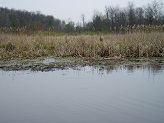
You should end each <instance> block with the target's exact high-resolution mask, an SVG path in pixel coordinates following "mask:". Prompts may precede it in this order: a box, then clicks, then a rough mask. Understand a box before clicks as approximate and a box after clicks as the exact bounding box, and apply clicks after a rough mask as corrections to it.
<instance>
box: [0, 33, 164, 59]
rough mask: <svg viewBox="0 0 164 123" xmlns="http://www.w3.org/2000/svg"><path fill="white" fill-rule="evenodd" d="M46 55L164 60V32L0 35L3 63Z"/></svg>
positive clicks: (0, 54) (0, 50)
mask: <svg viewBox="0 0 164 123" xmlns="http://www.w3.org/2000/svg"><path fill="white" fill-rule="evenodd" d="M42 56H54V57H87V58H96V59H97V58H106V59H123V58H140V57H146V58H151V57H164V32H150V33H143V32H136V33H128V34H109V35H78V36H70V35H64V36H43V35H35V36H34V35H33V36H32V35H31V36H28V35H12V34H0V60H4V59H12V58H31V59H32V58H36V57H42Z"/></svg>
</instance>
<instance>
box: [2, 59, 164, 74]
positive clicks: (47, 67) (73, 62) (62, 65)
mask: <svg viewBox="0 0 164 123" xmlns="http://www.w3.org/2000/svg"><path fill="white" fill-rule="evenodd" d="M83 66H93V67H99V68H100V69H108V70H110V69H111V70H112V69H116V68H118V67H120V66H121V67H128V68H130V69H133V68H140V67H155V68H157V69H161V68H163V67H164V59H163V58H151V59H148V58H138V59H114V58H113V59H112V58H110V59H107V58H101V59H93V58H72V57H69V58H59V57H41V58H37V59H20V58H19V59H11V60H1V61H0V69H2V70H31V71H54V70H57V69H68V68H72V69H78V67H83Z"/></svg>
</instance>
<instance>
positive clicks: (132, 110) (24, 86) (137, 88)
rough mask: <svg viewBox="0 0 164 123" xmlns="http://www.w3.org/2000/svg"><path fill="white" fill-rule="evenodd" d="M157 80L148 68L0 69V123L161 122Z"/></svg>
mask: <svg viewBox="0 0 164 123" xmlns="http://www.w3.org/2000/svg"><path fill="white" fill-rule="evenodd" d="M163 80H164V69H163V66H162V65H154V64H144V65H143V64H142V65H140V64H133V65H129V64H126V65H125V64H124V65H108V66H105V65H97V66H85V67H82V66H76V67H73V68H72V67H71V68H69V67H68V68H67V69H56V70H53V71H46V72H45V71H31V70H21V71H4V70H0V123H11V122H12V123H46V122H47V123H127V122H130V123H162V122H163V121H164V115H163V114H164V94H163V93H164V90H163V88H164V82H163Z"/></svg>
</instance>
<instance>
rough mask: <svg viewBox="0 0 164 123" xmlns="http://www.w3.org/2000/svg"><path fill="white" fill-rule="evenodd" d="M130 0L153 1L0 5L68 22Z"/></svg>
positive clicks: (17, 0)
mask: <svg viewBox="0 0 164 123" xmlns="http://www.w3.org/2000/svg"><path fill="white" fill-rule="evenodd" d="M128 1H130V2H133V3H134V4H135V6H136V7H137V6H143V5H147V4H148V3H151V2H152V0H0V7H7V8H9V9H11V8H15V9H20V10H27V11H34V12H36V11H41V13H42V14H45V15H53V16H54V17H55V18H58V19H61V20H65V21H66V22H67V21H68V20H72V21H74V22H80V21H81V18H80V15H81V14H85V16H86V20H90V19H91V17H92V15H93V11H94V10H95V9H97V10H99V11H100V12H104V9H105V6H106V5H107V6H109V5H110V6H116V5H118V6H119V7H126V6H127V4H128ZM162 1H164V0H162Z"/></svg>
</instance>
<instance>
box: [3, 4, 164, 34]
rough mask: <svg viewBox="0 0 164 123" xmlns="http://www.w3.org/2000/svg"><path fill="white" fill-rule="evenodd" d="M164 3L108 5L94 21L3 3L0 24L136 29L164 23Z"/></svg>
mask: <svg viewBox="0 0 164 123" xmlns="http://www.w3.org/2000/svg"><path fill="white" fill-rule="evenodd" d="M163 8H164V7H163V3H161V2H157V1H153V2H152V3H151V4H147V5H146V6H143V7H135V5H134V4H133V3H132V2H129V3H128V6H127V7H126V8H120V7H117V6H116V7H113V6H105V8H104V10H105V11H104V13H101V12H99V11H98V10H95V11H94V13H93V17H92V19H91V21H89V22H86V21H85V15H84V14H82V15H81V20H82V24H81V23H78V24H76V25H75V23H74V22H73V21H69V22H68V23H66V22H65V21H62V20H59V19H56V18H54V17H53V16H51V15H43V14H41V12H39V11H37V12H28V11H25V10H15V9H8V8H2V7H0V27H8V28H12V29H14V28H25V29H27V30H29V31H43V30H44V31H55V32H67V33H71V32H87V31H91V32H93V31H94V32H118V31H122V32H124V31H126V29H133V28H136V27H138V26H141V25H142V26H143V25H144V26H151V25H153V26H158V25H164V9H163Z"/></svg>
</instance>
